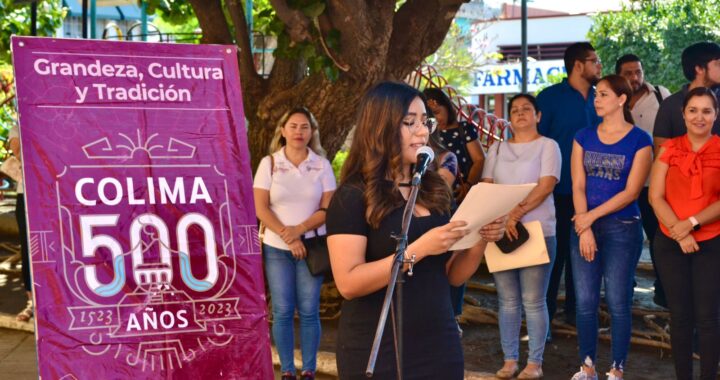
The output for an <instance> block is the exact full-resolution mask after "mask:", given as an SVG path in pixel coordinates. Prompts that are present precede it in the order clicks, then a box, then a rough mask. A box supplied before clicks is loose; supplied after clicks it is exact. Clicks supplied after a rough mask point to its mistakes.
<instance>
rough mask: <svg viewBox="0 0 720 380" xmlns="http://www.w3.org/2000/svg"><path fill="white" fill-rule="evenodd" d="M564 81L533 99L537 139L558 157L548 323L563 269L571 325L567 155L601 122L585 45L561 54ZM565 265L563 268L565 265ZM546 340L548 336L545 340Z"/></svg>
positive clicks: (598, 68)
mask: <svg viewBox="0 0 720 380" xmlns="http://www.w3.org/2000/svg"><path fill="white" fill-rule="evenodd" d="M564 60H565V69H566V70H567V75H568V77H567V79H563V81H562V82H561V83H558V84H556V85H553V86H550V87H548V88H546V89H545V90H543V91H542V92H540V94H539V95H538V97H537V103H538V108H539V109H540V112H542V118H541V119H540V124H539V126H538V131H539V132H540V134H541V135H543V136H546V137H549V138H551V139H553V140H555V141H557V143H558V145H560V153H561V155H562V168H561V172H560V182H559V183H558V184H557V186H556V187H555V192H554V194H553V196H554V200H555V218H556V219H557V231H556V234H557V255H556V256H555V264H554V265H553V270H552V275H551V276H550V285H549V286H548V292H547V305H548V313H549V315H550V319H551V320H552V318H553V317H554V315H555V311H556V310H557V294H558V288H559V286H560V278H561V277H562V273H563V268H564V269H565V320H566V321H567V322H569V323H572V324H574V322H575V287H574V286H573V278H572V270H571V267H570V234H571V233H574V232H573V230H572V222H571V219H572V217H573V216H574V215H575V208H574V207H573V200H572V178H571V177H570V154H571V152H572V147H573V140H574V138H575V133H576V132H577V131H579V130H580V129H583V128H585V127H588V126H590V127H596V126H597V125H598V124H600V121H601V119H600V118H599V117H598V116H597V113H595V106H594V104H593V102H594V101H595V94H594V92H595V91H594V88H593V86H594V85H595V83H597V82H598V80H600V75H601V73H602V63H601V62H600V58H599V57H598V55H597V53H596V52H595V49H594V48H593V47H592V45H591V44H590V43H588V42H578V43H575V44H572V45H570V46H568V48H567V49H566V50H565V56H564ZM566 263H567V265H566ZM548 338H549V336H548Z"/></svg>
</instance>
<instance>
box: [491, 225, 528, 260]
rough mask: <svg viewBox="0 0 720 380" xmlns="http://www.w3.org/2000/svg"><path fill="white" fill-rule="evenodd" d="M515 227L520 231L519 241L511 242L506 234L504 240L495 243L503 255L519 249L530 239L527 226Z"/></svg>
mask: <svg viewBox="0 0 720 380" xmlns="http://www.w3.org/2000/svg"><path fill="white" fill-rule="evenodd" d="M515 226H516V227H515V228H516V229H517V231H518V238H517V239H515V240H510V238H508V236H507V234H505V235H504V236H503V237H502V239H500V240H498V241H496V242H495V245H497V247H498V248H499V249H500V251H501V252H502V253H511V252H512V251H514V250H516V249H518V248H519V247H520V246H521V245H523V244H525V242H526V241H528V239H530V234H529V233H528V230H527V229H525V226H523V224H522V223H517V224H516V225H515Z"/></svg>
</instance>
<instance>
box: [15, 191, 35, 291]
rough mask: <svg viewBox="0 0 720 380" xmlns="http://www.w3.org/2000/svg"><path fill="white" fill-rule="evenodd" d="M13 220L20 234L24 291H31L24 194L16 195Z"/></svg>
mask: <svg viewBox="0 0 720 380" xmlns="http://www.w3.org/2000/svg"><path fill="white" fill-rule="evenodd" d="M15 219H16V220H17V224H18V231H19V234H20V256H21V258H22V261H21V263H22V278H23V283H24V284H25V290H27V291H28V292H29V291H32V280H31V279H30V253H29V251H28V234H27V223H26V222H25V194H22V193H18V195H17V203H16V205H15Z"/></svg>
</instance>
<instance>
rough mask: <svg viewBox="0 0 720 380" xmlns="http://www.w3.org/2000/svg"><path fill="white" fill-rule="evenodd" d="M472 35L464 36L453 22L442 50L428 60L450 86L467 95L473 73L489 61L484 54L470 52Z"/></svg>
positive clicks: (439, 49) (441, 46)
mask: <svg viewBox="0 0 720 380" xmlns="http://www.w3.org/2000/svg"><path fill="white" fill-rule="evenodd" d="M470 38H472V36H470V35H464V34H463V33H462V31H461V29H460V27H459V26H458V25H457V24H456V23H455V22H453V23H452V25H451V26H450V29H449V30H448V33H447V36H445V40H444V41H443V43H442V45H440V48H438V50H437V51H436V52H435V53H434V54H433V55H431V56H430V57H428V58H427V61H428V63H429V64H431V65H433V66H435V68H436V69H437V70H438V73H439V74H440V75H442V76H443V77H445V79H447V81H448V84H450V85H451V86H453V87H455V88H456V89H457V90H458V91H459V92H460V93H467V90H468V89H469V88H470V87H471V85H472V82H473V73H474V72H475V71H477V70H478V69H479V68H480V66H482V65H483V64H485V63H486V62H487V61H488V58H502V57H501V56H500V57H490V56H489V55H486V54H485V53H484V52H481V53H473V52H471V51H470Z"/></svg>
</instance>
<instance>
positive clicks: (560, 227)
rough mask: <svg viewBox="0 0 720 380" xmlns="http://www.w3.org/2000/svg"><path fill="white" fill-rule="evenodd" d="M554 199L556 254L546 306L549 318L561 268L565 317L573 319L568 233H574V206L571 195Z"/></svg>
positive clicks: (573, 294)
mask: <svg viewBox="0 0 720 380" xmlns="http://www.w3.org/2000/svg"><path fill="white" fill-rule="evenodd" d="M553 197H554V200H555V219H557V229H556V236H557V254H556V256H555V263H554V264H553V268H552V274H551V275H550V285H549V286H548V291H547V307H548V314H549V315H550V320H552V318H553V317H554V316H555V312H556V311H557V296H558V290H559V288H560V279H561V278H562V274H563V269H564V272H565V319H567V320H572V321H574V320H575V286H574V285H573V276H572V266H571V265H570V234H571V233H573V234H574V233H575V231H574V230H573V227H572V221H571V219H572V217H573V215H575V207H574V206H573V202H572V195H565V194H553Z"/></svg>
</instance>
